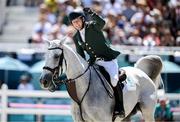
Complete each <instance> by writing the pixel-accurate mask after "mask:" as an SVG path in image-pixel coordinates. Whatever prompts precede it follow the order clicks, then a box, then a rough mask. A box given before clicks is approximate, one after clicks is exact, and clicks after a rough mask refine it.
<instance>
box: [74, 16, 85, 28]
mask: <svg viewBox="0 0 180 122" xmlns="http://www.w3.org/2000/svg"><path fill="white" fill-rule="evenodd" d="M72 25H73V27H74V28H75V29H77V30H81V29H82V26H83V20H82V17H78V18H76V19H74V20H72Z"/></svg>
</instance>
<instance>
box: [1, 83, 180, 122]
mask: <svg viewBox="0 0 180 122" xmlns="http://www.w3.org/2000/svg"><path fill="white" fill-rule="evenodd" d="M0 96H1V102H0V106H1V107H0V111H1V112H0V114H1V120H0V121H1V122H7V115H8V114H32V115H71V112H70V110H67V109H64V110H60V109H43V108H23V109H22V108H10V107H8V97H32V98H69V95H68V93H67V92H66V91H56V92H54V93H51V92H49V91H25V92H22V91H17V90H9V89H8V88H7V85H5V84H3V85H2V88H1V89H0ZM165 96H166V97H167V98H168V99H170V100H180V94H165ZM178 116H179V113H178Z"/></svg>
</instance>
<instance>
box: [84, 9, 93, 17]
mask: <svg viewBox="0 0 180 122" xmlns="http://www.w3.org/2000/svg"><path fill="white" fill-rule="evenodd" d="M83 11H84V14H86V15H87V14H90V15H91V14H93V13H94V12H93V11H92V10H91V9H90V8H83Z"/></svg>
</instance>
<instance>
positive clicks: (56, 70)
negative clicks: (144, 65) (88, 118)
mask: <svg viewBox="0 0 180 122" xmlns="http://www.w3.org/2000/svg"><path fill="white" fill-rule="evenodd" d="M54 49H60V50H61V51H62V54H61V55H60V57H59V63H58V66H56V67H55V68H50V67H47V66H44V67H43V69H46V70H48V71H50V72H52V73H53V77H52V83H53V85H54V86H55V88H57V85H58V84H60V83H64V84H67V83H71V82H74V81H75V80H76V79H78V78H80V77H81V76H83V75H84V74H85V73H86V72H87V71H88V70H89V73H90V74H89V83H88V87H87V89H86V91H85V93H84V95H83V96H82V99H81V100H77V101H75V102H76V103H77V104H78V106H79V109H80V115H81V119H82V121H85V120H84V118H83V115H82V106H81V104H82V102H83V100H84V97H85V96H86V94H87V92H88V91H89V88H90V83H91V74H92V73H91V69H90V65H88V67H87V68H86V70H85V71H84V72H83V73H81V74H79V75H78V76H76V77H75V78H70V79H66V80H59V75H62V73H63V60H64V61H65V66H66V68H67V63H66V59H65V58H64V53H63V49H62V48H60V47H55V48H49V49H48V50H54ZM60 68H61V71H60V73H59V69H60ZM93 68H94V67H93ZM94 70H95V71H96V69H95V68H94ZM96 73H97V75H98V77H99V78H100V80H101V82H102V84H103V86H104V88H105V90H106V92H107V94H108V95H109V97H110V98H112V97H113V95H111V94H110V92H109V91H108V90H107V89H106V87H105V85H104V83H103V79H102V78H101V76H100V74H99V73H98V72H97V71H96Z"/></svg>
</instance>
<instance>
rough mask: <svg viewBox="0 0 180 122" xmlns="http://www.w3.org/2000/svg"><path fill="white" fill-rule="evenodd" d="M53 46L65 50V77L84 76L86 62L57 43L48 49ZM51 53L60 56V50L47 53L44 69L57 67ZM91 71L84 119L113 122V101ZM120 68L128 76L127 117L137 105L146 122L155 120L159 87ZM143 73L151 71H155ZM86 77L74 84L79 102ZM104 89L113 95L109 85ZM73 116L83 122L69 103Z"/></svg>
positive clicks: (139, 73) (138, 73)
mask: <svg viewBox="0 0 180 122" xmlns="http://www.w3.org/2000/svg"><path fill="white" fill-rule="evenodd" d="M52 45H56V46H61V47H62V49H63V51H64V58H65V59H66V61H67V72H66V75H67V77H68V78H75V77H76V76H78V75H79V74H81V73H83V72H84V71H85V69H86V68H87V67H88V64H87V62H86V61H85V60H84V59H83V58H81V57H80V56H79V55H78V54H77V53H75V52H74V51H73V50H72V49H71V48H70V47H69V46H67V45H62V44H60V43H58V44H57V42H56V44H55V43H53V44H51V46H52ZM54 53H59V54H61V53H62V52H61V51H59V50H50V51H49V52H48V54H47V56H48V57H47V59H46V66H49V67H53V66H57V63H56V62H58V61H57V60H56V61H55V59H53V58H52V57H53V56H52V55H54ZM152 57H153V56H152ZM142 60H143V59H142ZM160 63H161V62H160ZM139 65H140V63H139V64H136V66H137V67H138V66H139ZM90 69H91V75H92V77H91V81H90V82H91V83H90V89H89V91H88V92H87V94H86V96H85V97H84V100H83V102H82V112H83V118H84V120H85V121H87V122H110V121H112V113H113V108H114V98H113V99H111V98H110V97H109V96H108V94H107V92H106V91H105V89H104V87H103V85H102V83H101V81H100V79H99V77H98V76H97V74H96V73H95V71H94V69H93V68H92V67H91V68H90ZM122 69H124V70H125V71H126V74H127V84H126V85H125V88H124V90H123V91H124V93H123V98H124V108H125V113H126V116H127V115H128V114H130V113H131V111H132V109H133V108H134V106H135V105H136V104H137V102H139V103H140V105H141V110H142V113H143V117H144V119H145V120H146V121H154V110H155V105H156V98H157V94H156V88H157V87H158V86H155V83H154V82H153V81H152V80H151V78H150V77H149V76H148V75H147V74H145V73H144V72H143V71H142V70H140V69H139V68H135V67H123V68H122ZM146 70H148V71H149V70H150V71H151V70H155V69H146ZM159 71H161V70H159ZM47 72H48V71H46V70H44V71H43V73H42V77H41V78H44V76H45V75H46V74H47ZM48 73H49V72H48ZM89 74H90V71H87V72H86V73H85V74H84V75H83V76H81V77H80V78H78V79H77V80H76V81H75V82H76V88H77V95H78V98H79V100H81V99H82V96H83V95H84V93H85V91H86V90H87V88H88V83H89ZM159 74H160V72H159V73H158V74H156V76H159ZM158 82H159V81H158ZM105 84H106V82H105ZM106 86H107V89H108V90H109V91H110V93H111V94H113V91H112V89H111V88H110V87H109V86H108V84H106ZM72 116H73V119H74V121H76V122H80V121H82V120H81V117H80V112H79V106H78V105H77V104H76V103H75V102H72Z"/></svg>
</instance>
